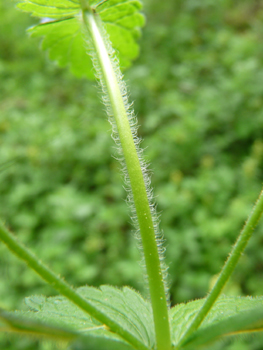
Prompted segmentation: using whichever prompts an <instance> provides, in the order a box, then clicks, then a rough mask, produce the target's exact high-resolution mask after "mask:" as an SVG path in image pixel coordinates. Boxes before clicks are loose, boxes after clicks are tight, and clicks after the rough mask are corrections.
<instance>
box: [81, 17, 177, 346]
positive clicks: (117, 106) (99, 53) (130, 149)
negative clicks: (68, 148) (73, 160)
mask: <svg viewBox="0 0 263 350" xmlns="http://www.w3.org/2000/svg"><path fill="white" fill-rule="evenodd" d="M83 21H84V24H85V27H86V28H87V29H88V31H89V33H90V36H91V38H92V43H93V46H94V50H95V53H94V54H95V55H96V57H95V58H96V60H97V62H98V65H99V69H100V70H101V74H100V75H101V79H102V80H103V81H102V84H103V85H104V86H105V90H107V94H108V97H109V100H110V106H111V110H112V113H113V115H114V118H115V122H116V126H117V131H118V136H119V141H120V144H121V146H122V150H123V154H124V159H125V163H126V168H127V172H128V176H129V182H130V186H131V191H132V196H133V202H134V205H135V210H136V214H137V220H138V224H139V228H140V235H141V241H142V246H143V252H144V258H145V265H146V272H147V277H148V284H149V291H150V297H151V303H152V308H153V316H154V324H155V335H156V344H157V350H170V349H171V342H170V329H169V320H168V309H167V303H166V294H165V286H164V281H163V271H162V267H161V262H160V259H159V252H158V246H157V242H156V237H155V228H154V222H153V218H152V212H151V208H150V204H149V200H148V196H147V189H146V184H145V181H144V176H143V171H142V169H141V164H140V160H139V157H138V153H137V149H136V145H135V143H134V138H133V133H132V131H131V127H130V123H129V118H128V115H127V110H126V106H125V103H124V100H123V94H122V91H121V88H120V85H119V82H118V78H117V76H116V72H115V71H114V67H113V64H112V60H111V58H110V57H109V56H110V55H109V52H108V51H107V47H106V45H105V39H104V37H103V34H102V30H101V26H100V22H99V18H98V16H97V15H96V14H93V13H91V12H89V11H83Z"/></svg>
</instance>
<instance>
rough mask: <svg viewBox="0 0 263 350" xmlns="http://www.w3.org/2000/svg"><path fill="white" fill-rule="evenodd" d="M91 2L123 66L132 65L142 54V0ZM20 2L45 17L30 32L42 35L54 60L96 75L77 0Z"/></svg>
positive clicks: (80, 72)
mask: <svg viewBox="0 0 263 350" xmlns="http://www.w3.org/2000/svg"><path fill="white" fill-rule="evenodd" d="M89 4H90V6H91V8H93V9H94V11H96V13H97V14H99V16H100V18H101V20H102V22H103V24H104V27H105V29H106V32H107V33H108V35H109V37H110V40H111V42H112V46H113V48H114V49H115V50H116V54H117V57H118V59H119V61H120V66H121V67H122V68H127V67H129V66H130V64H131V61H132V60H134V59H135V58H136V57H137V56H138V54H139V46H138V44H137V39H138V38H139V36H140V28H141V27H142V26H143V25H144V16H143V15H142V14H141V13H140V12H139V11H140V9H141V7H142V4H141V2H140V0H107V1H105V2H100V1H98V0H91V1H90V2H89ZM17 6H18V8H20V9H21V10H22V11H25V12H29V13H31V15H32V16H34V17H39V18H45V22H44V23H40V24H38V25H37V26H34V27H32V28H30V29H29V32H30V33H31V34H32V36H41V37H43V42H42V48H43V49H44V50H47V51H48V52H49V57H50V58H51V59H52V60H55V61H57V62H58V64H59V65H60V66H67V65H69V66H70V67H71V71H72V73H73V74H75V75H76V76H79V77H82V76H85V77H88V78H90V79H93V78H94V72H93V69H92V62H91V58H90V57H89V55H87V51H88V47H87V38H86V37H84V35H83V28H82V23H81V20H80V18H81V16H80V15H81V7H80V3H79V1H78V0H30V1H29V0H20V2H19V3H18V5H17Z"/></svg>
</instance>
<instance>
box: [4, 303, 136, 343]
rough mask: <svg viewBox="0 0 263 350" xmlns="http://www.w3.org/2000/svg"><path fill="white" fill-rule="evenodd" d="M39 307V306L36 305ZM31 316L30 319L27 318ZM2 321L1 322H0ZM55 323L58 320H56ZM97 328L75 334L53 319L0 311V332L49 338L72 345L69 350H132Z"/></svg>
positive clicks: (121, 340)
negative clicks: (43, 319) (41, 319)
mask: <svg viewBox="0 0 263 350" xmlns="http://www.w3.org/2000/svg"><path fill="white" fill-rule="evenodd" d="M38 307H39V305H38ZM29 316H31V317H29ZM1 321H2V322H1ZM56 323H59V322H58V319H56ZM97 330H98V328H97V327H96V326H95V327H93V328H92V329H91V332H87V331H86V332H85V334H83V332H77V331H73V330H71V329H69V327H65V326H64V327H61V326H57V325H55V324H54V319H51V322H50V323H48V322H47V321H46V322H43V321H41V322H40V321H39V320H35V319H34V318H33V319H32V315H29V314H27V318H25V317H24V316H23V317H21V316H18V315H17V313H15V312H5V311H0V331H3V332H12V333H18V334H24V335H28V336H34V337H37V338H42V337H45V338H50V339H53V340H60V341H66V342H72V341H74V343H73V344H72V345H71V346H70V349H71V350H74V349H76V350H77V349H79V350H80V349H83V350H87V349H89V350H101V349H107V350H132V349H133V348H132V346H131V345H130V344H128V343H126V342H125V341H124V340H123V339H121V338H120V337H119V336H117V335H116V334H113V333H111V332H104V333H103V334H101V333H99V332H96V331H97Z"/></svg>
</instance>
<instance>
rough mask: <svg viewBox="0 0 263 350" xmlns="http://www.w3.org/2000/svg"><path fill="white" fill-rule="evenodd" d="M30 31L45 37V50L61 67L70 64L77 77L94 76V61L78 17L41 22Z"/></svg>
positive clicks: (43, 45) (43, 43) (34, 35)
mask: <svg viewBox="0 0 263 350" xmlns="http://www.w3.org/2000/svg"><path fill="white" fill-rule="evenodd" d="M29 33H31V34H32V36H33V37H38V36H43V37H44V38H43V41H42V48H43V50H48V52H49V58H50V59H51V60H55V61H57V62H58V64H59V65H60V66H61V67H64V66H67V65H70V68H71V71H72V73H73V74H75V75H76V76H77V77H81V76H83V75H85V76H86V77H88V78H89V79H93V78H94V73H93V70H92V67H93V66H92V61H91V58H90V56H89V55H88V54H87V50H86V46H85V45H86V44H85V42H84V40H83V37H82V30H81V24H80V22H79V20H78V19H76V18H71V19H65V20H63V21H56V22H48V23H44V24H40V25H38V26H36V27H33V28H30V29H29Z"/></svg>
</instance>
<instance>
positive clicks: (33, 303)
mask: <svg viewBox="0 0 263 350" xmlns="http://www.w3.org/2000/svg"><path fill="white" fill-rule="evenodd" d="M78 292H79V294H81V295H82V296H83V297H84V298H86V299H88V300H89V302H90V303H92V304H93V305H94V306H95V307H96V308H97V309H99V310H100V311H102V312H103V313H105V314H107V315H108V316H109V317H110V318H112V319H114V320H115V322H117V323H119V324H120V326H121V327H122V328H123V329H125V330H127V331H128V332H130V333H131V334H133V335H134V336H135V337H137V338H138V339H139V340H140V341H141V342H142V343H144V344H145V345H146V346H149V347H151V346H153V344H154V328H153V320H152V312H151V307H150V304H149V303H147V302H146V301H145V300H144V299H142V297H141V296H140V295H139V294H138V293H137V292H135V291H134V290H132V289H130V288H128V287H124V288H123V289H122V290H121V289H117V288H114V287H111V286H101V287H100V289H96V288H93V287H81V288H79V289H78ZM26 305H27V306H28V307H29V308H30V310H31V311H28V312H26V313H21V312H19V313H17V315H21V314H22V315H25V316H28V317H33V318H34V319H37V320H40V321H43V322H47V323H53V324H56V325H60V326H61V325H63V326H67V327H70V329H73V330H75V331H78V332H81V333H82V334H83V335H87V334H89V335H91V334H92V335H93V336H96V337H112V333H111V332H109V331H108V330H107V329H106V328H105V327H103V325H102V324H100V323H99V322H98V321H96V320H94V319H92V318H91V317H90V316H89V315H87V314H86V313H85V312H84V311H82V310H80V309H79V308H78V307H77V306H75V305H74V304H72V303H71V302H70V301H68V300H67V299H66V298H64V297H61V296H59V297H50V298H46V297H43V296H32V297H29V298H27V299H26ZM115 338H116V337H115V335H114V339H115ZM116 339H118V337H117V338H116Z"/></svg>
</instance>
